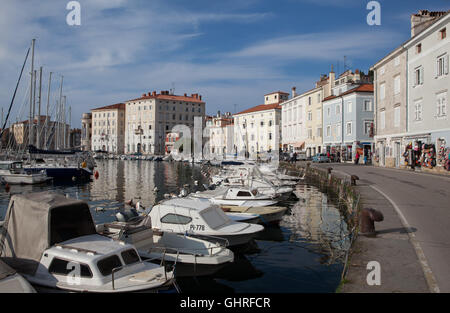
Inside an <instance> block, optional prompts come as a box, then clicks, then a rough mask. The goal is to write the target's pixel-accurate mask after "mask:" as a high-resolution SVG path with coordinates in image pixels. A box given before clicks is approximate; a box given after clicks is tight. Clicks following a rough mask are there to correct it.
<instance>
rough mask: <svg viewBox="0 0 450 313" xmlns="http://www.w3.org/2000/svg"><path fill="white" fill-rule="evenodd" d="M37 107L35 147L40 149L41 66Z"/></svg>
mask: <svg viewBox="0 0 450 313" xmlns="http://www.w3.org/2000/svg"><path fill="white" fill-rule="evenodd" d="M38 99H39V106H38V120H37V130H36V147H37V148H38V149H40V148H41V136H40V134H41V101H42V66H41V67H40V68H39V96H38Z"/></svg>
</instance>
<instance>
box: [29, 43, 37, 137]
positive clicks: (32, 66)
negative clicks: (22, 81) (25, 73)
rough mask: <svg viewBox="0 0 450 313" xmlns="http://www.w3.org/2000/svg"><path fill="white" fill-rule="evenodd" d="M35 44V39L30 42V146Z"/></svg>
mask: <svg viewBox="0 0 450 313" xmlns="http://www.w3.org/2000/svg"><path fill="white" fill-rule="evenodd" d="M35 43H36V39H32V40H31V71H30V76H31V82H30V116H29V120H28V144H31V142H32V141H31V140H32V139H31V138H32V134H33V129H32V127H31V125H32V122H33V73H34V46H35Z"/></svg>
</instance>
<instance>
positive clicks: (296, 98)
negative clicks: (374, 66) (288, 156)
mask: <svg viewBox="0 0 450 313" xmlns="http://www.w3.org/2000/svg"><path fill="white" fill-rule="evenodd" d="M334 78H335V74H334V72H333V70H332V71H331V72H330V74H329V75H328V76H327V75H321V77H320V79H319V81H317V82H316V83H315V87H314V88H313V89H311V90H308V91H306V92H304V93H302V94H299V95H298V94H297V93H296V88H295V87H294V88H292V98H291V99H290V100H288V101H285V102H283V103H282V104H281V106H282V122H281V123H282V143H283V148H284V150H285V151H287V150H297V151H306V155H307V156H308V157H311V156H314V155H315V154H317V153H321V152H322V150H323V149H322V133H323V131H322V100H323V98H324V97H327V96H329V95H330V94H331V88H332V87H333V86H334V82H335V79H334Z"/></svg>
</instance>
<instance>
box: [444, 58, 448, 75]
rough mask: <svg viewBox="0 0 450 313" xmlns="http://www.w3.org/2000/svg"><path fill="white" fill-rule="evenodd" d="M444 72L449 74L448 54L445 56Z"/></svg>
mask: <svg viewBox="0 0 450 313" xmlns="http://www.w3.org/2000/svg"><path fill="white" fill-rule="evenodd" d="M444 73H445V74H448V54H447V55H446V56H445V57H444Z"/></svg>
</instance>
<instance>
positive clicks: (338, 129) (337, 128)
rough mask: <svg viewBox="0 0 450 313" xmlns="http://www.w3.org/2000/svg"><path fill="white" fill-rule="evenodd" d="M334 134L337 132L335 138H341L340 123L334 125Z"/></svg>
mask: <svg viewBox="0 0 450 313" xmlns="http://www.w3.org/2000/svg"><path fill="white" fill-rule="evenodd" d="M336 132H337V136H338V137H341V133H342V128H341V123H337V124H336Z"/></svg>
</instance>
